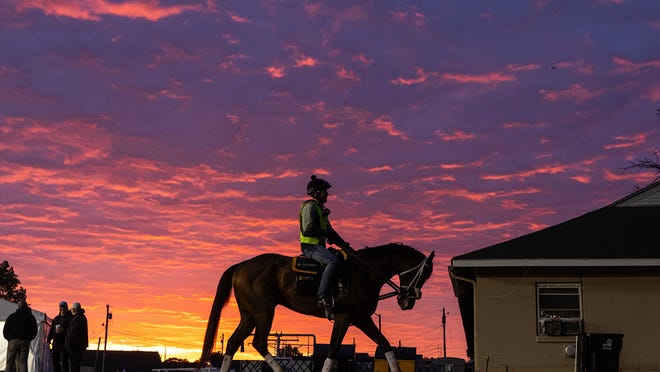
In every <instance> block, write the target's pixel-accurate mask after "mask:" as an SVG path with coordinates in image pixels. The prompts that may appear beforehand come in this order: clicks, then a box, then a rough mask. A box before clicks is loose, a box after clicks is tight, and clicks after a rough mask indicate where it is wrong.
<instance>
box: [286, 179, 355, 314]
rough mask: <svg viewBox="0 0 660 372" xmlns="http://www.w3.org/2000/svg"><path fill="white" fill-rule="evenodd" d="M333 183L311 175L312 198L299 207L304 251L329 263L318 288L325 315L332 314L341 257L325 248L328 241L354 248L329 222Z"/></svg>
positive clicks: (318, 259) (349, 248)
mask: <svg viewBox="0 0 660 372" xmlns="http://www.w3.org/2000/svg"><path fill="white" fill-rule="evenodd" d="M330 187H331V186H330V183H328V182H327V181H326V180H323V179H320V178H316V176H315V175H312V177H311V181H309V183H308V184H307V195H309V196H311V197H312V199H310V200H307V201H305V202H304V203H303V204H302V206H301V207H300V214H299V222H300V247H301V250H302V253H303V254H304V255H305V256H306V257H309V258H311V259H313V260H315V261H318V262H320V263H322V264H324V265H326V267H325V270H324V271H323V276H322V277H321V283H320V285H319V289H318V292H317V294H318V296H319V306H321V307H323V308H325V312H326V317H328V318H329V319H331V318H332V308H333V300H332V288H333V286H334V283H335V280H336V278H337V274H338V271H339V266H340V265H341V261H340V259H339V257H337V256H336V255H335V254H334V253H332V252H330V251H329V250H328V249H326V246H325V243H326V241H327V242H328V243H329V244H334V245H337V246H338V247H340V248H341V249H343V250H345V251H351V252H352V251H353V249H352V248H351V245H350V244H349V243H348V242H346V241H345V240H344V239H342V238H341V236H339V234H338V233H337V232H336V231H335V230H334V229H333V228H332V226H331V225H330V220H329V219H328V215H329V214H330V210H329V209H328V208H326V207H325V203H326V202H327V201H328V189H329V188H330Z"/></svg>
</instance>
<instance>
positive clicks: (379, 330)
mask: <svg viewBox="0 0 660 372" xmlns="http://www.w3.org/2000/svg"><path fill="white" fill-rule="evenodd" d="M374 315H376V316H377V317H378V332H381V333H382V330H381V328H380V326H381V323H380V321H381V319H380V314H378V313H374Z"/></svg>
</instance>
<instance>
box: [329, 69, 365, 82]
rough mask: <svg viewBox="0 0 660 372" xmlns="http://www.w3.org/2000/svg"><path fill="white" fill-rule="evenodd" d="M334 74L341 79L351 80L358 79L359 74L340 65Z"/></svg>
mask: <svg viewBox="0 0 660 372" xmlns="http://www.w3.org/2000/svg"><path fill="white" fill-rule="evenodd" d="M335 75H336V76H337V77H338V78H339V79H342V80H351V81H356V82H357V81H360V80H362V79H360V76H358V74H357V73H356V72H355V71H349V70H347V69H345V68H343V67H340V68H339V69H338V70H337V72H336V73H335Z"/></svg>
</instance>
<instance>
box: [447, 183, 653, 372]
mask: <svg viewBox="0 0 660 372" xmlns="http://www.w3.org/2000/svg"><path fill="white" fill-rule="evenodd" d="M449 272H450V276H451V280H452V285H453V288H454V293H455V295H456V297H457V298H458V304H459V307H460V311H461V317H462V321H463V327H464V330H465V335H466V339H467V345H468V350H467V353H468V356H469V357H470V358H472V359H473V360H474V370H475V371H479V372H499V371H502V372H504V371H506V372H514V371H515V372H542V371H548V372H550V371H552V372H563V371H565V372H572V371H580V372H582V371H590V370H593V369H588V368H587V366H588V365H590V363H600V364H599V366H600V367H601V369H598V371H599V372H600V371H608V370H609V369H603V368H604V367H603V366H605V365H607V363H608V362H609V363H611V362H612V360H611V358H618V359H619V361H618V366H619V368H620V369H619V368H616V367H615V368H616V369H613V371H617V370H621V371H660V182H656V183H654V184H652V185H650V186H648V187H646V188H644V189H641V190H639V191H638V192H636V193H634V194H631V195H629V196H627V197H625V198H623V199H621V200H619V201H617V202H615V203H613V204H611V205H608V206H606V207H604V208H601V209H598V210H595V211H593V212H590V213H587V214H585V215H583V216H580V217H577V218H575V219H572V220H569V221H566V222H563V223H561V224H558V225H555V226H552V227H548V228H546V229H543V230H540V231H537V232H534V233H531V234H528V235H524V236H521V237H518V238H515V239H512V240H509V241H506V242H503V243H499V244H496V245H493V246H490V247H486V248H483V249H480V250H476V251H473V252H470V253H467V254H464V255H461V256H457V257H454V258H453V259H452V261H451V266H450V267H449ZM585 335H589V336H590V338H588V337H589V336H585ZM619 349H620V352H619ZM581 350H582V351H581ZM607 358H610V360H609V361H608V360H606V359H607ZM596 359H599V360H598V361H595V360H596ZM614 362H616V361H614ZM580 367H582V368H580Z"/></svg>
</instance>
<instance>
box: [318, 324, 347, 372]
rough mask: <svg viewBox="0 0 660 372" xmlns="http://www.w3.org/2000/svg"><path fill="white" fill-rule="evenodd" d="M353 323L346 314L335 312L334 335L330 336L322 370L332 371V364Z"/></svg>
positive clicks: (322, 371) (325, 371) (324, 371)
mask: <svg viewBox="0 0 660 372" xmlns="http://www.w3.org/2000/svg"><path fill="white" fill-rule="evenodd" d="M350 325H351V322H350V321H349V319H348V316H347V315H346V314H335V324H334V326H333V327H332V336H331V337H330V346H329V347H328V355H327V356H326V359H325V362H324V363H323V369H321V372H330V371H332V365H333V364H334V362H335V360H336V359H337V354H338V353H339V347H340V346H341V342H342V341H343V340H344V336H346V331H348V327H349V326H350Z"/></svg>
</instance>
